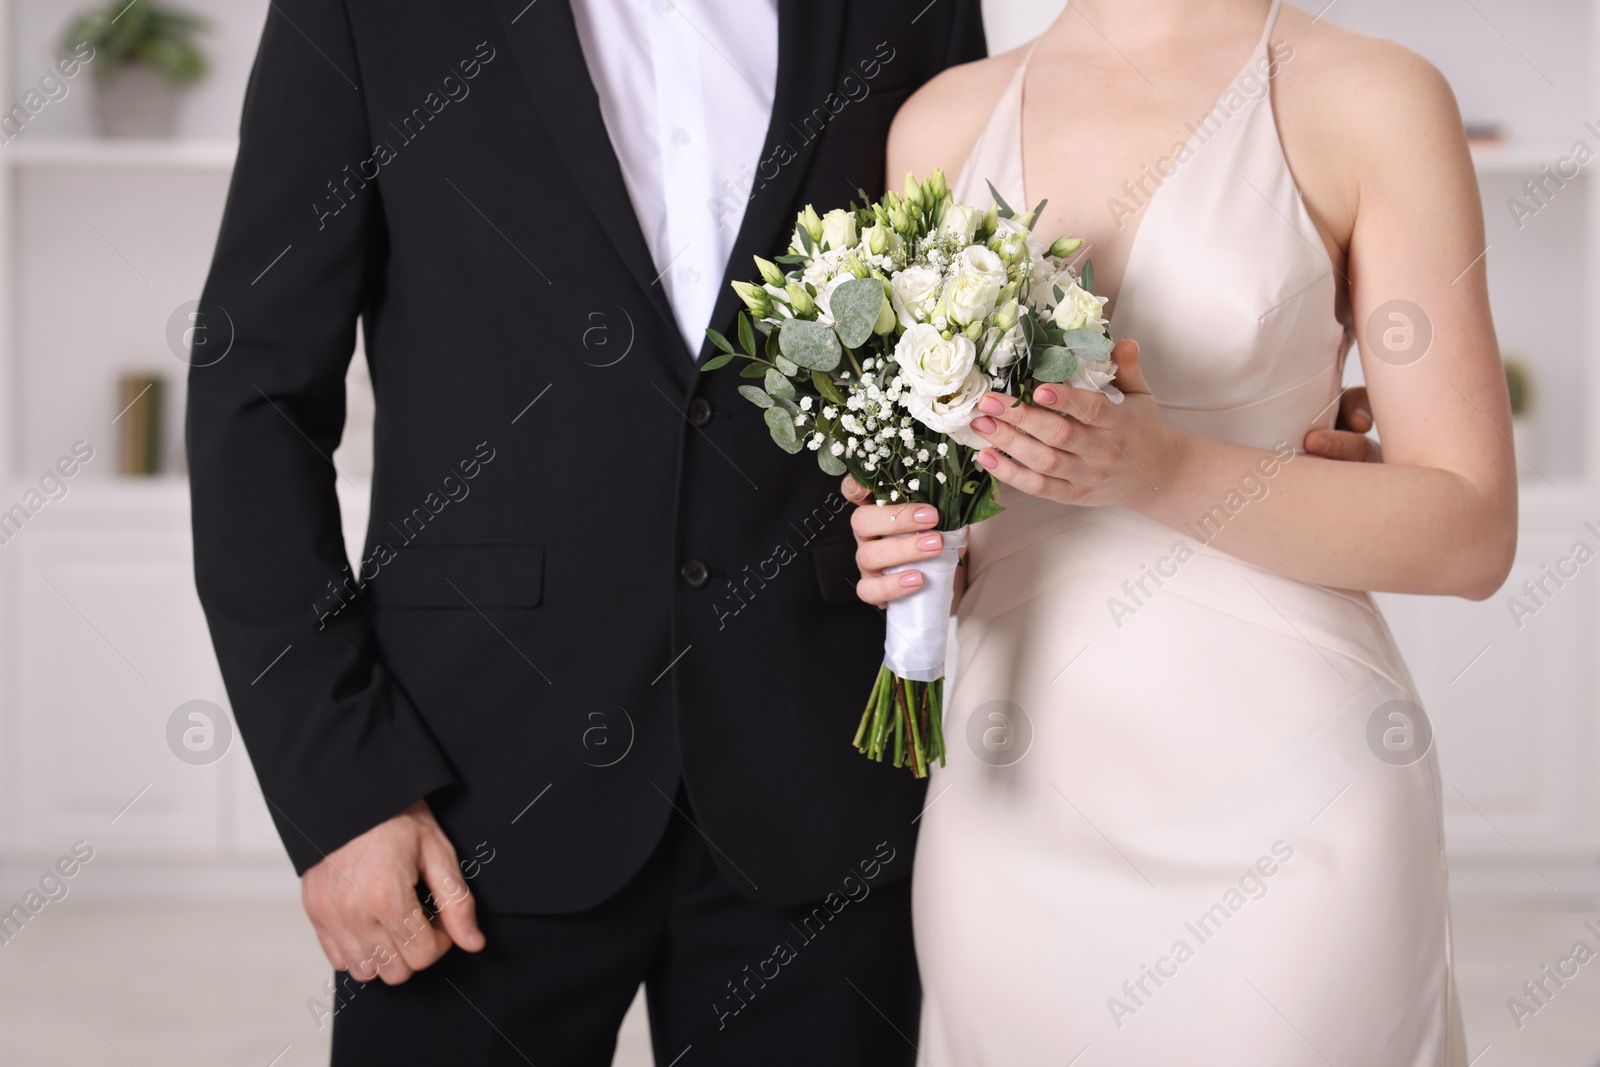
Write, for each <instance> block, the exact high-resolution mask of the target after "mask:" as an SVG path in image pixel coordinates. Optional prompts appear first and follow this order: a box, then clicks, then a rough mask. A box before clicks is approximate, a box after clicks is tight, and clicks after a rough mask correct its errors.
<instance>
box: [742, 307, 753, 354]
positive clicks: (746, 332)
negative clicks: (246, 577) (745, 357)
mask: <svg viewBox="0 0 1600 1067" xmlns="http://www.w3.org/2000/svg"><path fill="white" fill-rule="evenodd" d="M739 347H740V348H742V349H744V350H745V351H746V352H747V353H749V354H750V355H752V356H753V355H755V354H756V332H755V330H753V329H751V328H750V316H749V315H746V314H744V313H743V312H740V313H739Z"/></svg>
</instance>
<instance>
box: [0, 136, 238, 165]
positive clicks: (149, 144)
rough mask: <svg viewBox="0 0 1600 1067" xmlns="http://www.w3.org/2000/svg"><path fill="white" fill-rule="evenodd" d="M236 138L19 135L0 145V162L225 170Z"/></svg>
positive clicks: (230, 158) (234, 148)
mask: <svg viewBox="0 0 1600 1067" xmlns="http://www.w3.org/2000/svg"><path fill="white" fill-rule="evenodd" d="M238 151H239V142H238V141H236V140H205V141H202V140H192V139H188V140H186V139H178V140H164V141H163V140H116V139H112V138H106V139H103V140H94V139H75V140H50V139H48V138H39V139H37V140H32V141H29V140H26V139H23V138H19V139H18V140H16V141H13V142H11V143H10V144H7V145H5V146H3V147H0V164H3V165H6V166H10V167H13V168H22V167H31V168H46V167H49V168H58V169H59V168H71V169H77V170H85V169H90V170H98V169H118V170H121V169H127V168H138V169H146V170H215V171H227V170H228V169H229V168H231V167H232V166H233V159H234V156H235V155H237V154H238Z"/></svg>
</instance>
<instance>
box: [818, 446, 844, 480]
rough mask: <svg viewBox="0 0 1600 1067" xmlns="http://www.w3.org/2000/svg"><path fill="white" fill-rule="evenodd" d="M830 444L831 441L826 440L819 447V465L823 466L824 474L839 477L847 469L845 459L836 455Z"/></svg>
mask: <svg viewBox="0 0 1600 1067" xmlns="http://www.w3.org/2000/svg"><path fill="white" fill-rule="evenodd" d="M828 445H829V442H827V441H824V442H823V443H822V447H821V448H819V449H817V466H819V467H821V468H822V473H823V474H828V475H832V476H833V477H835V478H837V477H839V476H840V475H842V474H844V472H845V470H846V468H845V465H844V460H842V459H840V458H839V457H838V456H836V455H834V454H833V452H831V451H830V450H829V447H828Z"/></svg>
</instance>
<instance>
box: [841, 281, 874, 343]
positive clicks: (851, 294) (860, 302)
mask: <svg viewBox="0 0 1600 1067" xmlns="http://www.w3.org/2000/svg"><path fill="white" fill-rule="evenodd" d="M883 300H884V296H883V283H882V282H880V281H878V279H876V278H851V279H850V280H849V281H847V282H840V283H839V287H838V288H837V289H835V290H834V291H833V298H832V299H831V301H830V302H829V307H830V309H831V310H832V311H833V321H834V327H833V329H834V332H835V333H837V334H838V335H839V340H840V341H842V342H843V343H844V346H845V347H846V348H860V347H861V346H862V345H864V344H866V343H867V340H868V339H869V338H871V336H872V327H873V325H874V324H875V323H876V322H877V321H878V314H879V312H881V311H882V310H883Z"/></svg>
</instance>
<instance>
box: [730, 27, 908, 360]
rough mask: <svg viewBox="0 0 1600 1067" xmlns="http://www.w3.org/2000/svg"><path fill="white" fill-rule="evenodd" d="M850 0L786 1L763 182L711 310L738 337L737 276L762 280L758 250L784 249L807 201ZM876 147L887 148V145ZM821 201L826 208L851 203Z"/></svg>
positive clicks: (761, 253) (772, 252) (761, 167)
mask: <svg viewBox="0 0 1600 1067" xmlns="http://www.w3.org/2000/svg"><path fill="white" fill-rule="evenodd" d="M846 2H847V0H779V4H778V86H777V92H776V94H775V95H774V99H773V102H772V122H771V124H770V125H769V126H768V127H767V138H766V143H765V145H764V147H763V148H762V150H761V160H760V163H759V164H758V166H757V167H756V178H755V182H756V185H755V188H754V190H753V193H752V195H751V198H750V201H749V203H748V204H747V205H746V206H745V213H744V221H743V222H742V223H741V224H740V226H739V235H738V237H737V238H735V240H734V243H733V252H732V253H731V254H730V255H729V256H728V266H727V270H726V272H725V274H724V276H723V279H722V288H721V290H720V291H719V292H718V294H717V304H716V309H715V310H714V311H713V312H712V315H711V325H712V326H713V327H715V328H716V329H718V330H721V331H722V332H723V333H726V334H728V335H729V336H730V337H731V336H732V334H731V332H730V330H731V328H732V326H733V321H734V316H735V314H736V313H737V312H738V310H739V309H740V308H742V307H743V306H744V305H743V304H742V303H740V301H739V297H738V294H736V293H735V292H734V291H733V288H732V283H733V282H735V281H751V280H753V279H754V277H755V273H756V268H755V264H754V263H752V262H751V257H752V256H762V257H764V258H767V259H771V258H772V257H773V256H774V255H776V254H779V253H781V252H782V251H783V248H784V246H785V245H787V244H788V241H787V239H786V238H787V235H788V233H789V231H790V230H791V229H793V224H794V216H795V212H796V211H797V210H799V208H800V207H802V206H803V205H800V204H797V203H795V200H796V198H797V197H798V196H799V195H800V189H801V188H802V185H803V183H804V181H805V176H806V171H807V170H808V169H809V167H810V165H811V161H812V158H813V157H814V156H815V154H816V143H815V142H816V139H817V137H818V132H817V124H816V123H815V122H813V123H812V125H811V126H810V127H809V128H808V127H807V126H806V123H805V120H806V119H807V118H809V117H811V115H812V112H813V111H814V110H820V111H821V112H822V113H823V114H824V115H827V114H828V109H827V107H826V105H825V104H824V102H823V101H824V99H825V98H826V97H827V95H828V94H829V93H830V92H835V91H836V86H835V84H834V75H835V73H836V72H837V71H838V66H839V51H840V47H841V45H842V37H843V33H844V16H845V7H846ZM876 150H877V151H880V152H881V151H882V146H879V147H878V148H877V149H876ZM774 165H776V166H777V174H776V175H775V176H773V177H772V178H771V179H770V180H767V181H766V183H765V185H763V184H762V173H763V171H768V172H770V171H771V169H772V168H773V167H774ZM817 206H818V209H819V210H826V209H828V208H833V207H843V206H844V204H842V203H840V204H819V205H817ZM710 351H711V347H710V343H709V342H706V343H705V345H704V346H703V347H702V348H701V350H700V356H701V358H702V359H704V358H706V357H707V355H708V353H709V352H710Z"/></svg>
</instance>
